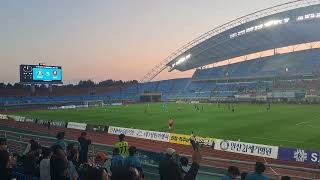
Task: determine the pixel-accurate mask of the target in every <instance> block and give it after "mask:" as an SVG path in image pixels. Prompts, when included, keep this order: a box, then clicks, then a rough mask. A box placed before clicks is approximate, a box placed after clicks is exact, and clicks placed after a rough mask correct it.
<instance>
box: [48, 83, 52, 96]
mask: <svg viewBox="0 0 320 180" xmlns="http://www.w3.org/2000/svg"><path fill="white" fill-rule="evenodd" d="M48 89H49V94H50V95H51V94H52V84H49V85H48Z"/></svg>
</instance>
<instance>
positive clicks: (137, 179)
mask: <svg viewBox="0 0 320 180" xmlns="http://www.w3.org/2000/svg"><path fill="white" fill-rule="evenodd" d="M111 180H143V177H142V176H141V175H140V174H139V171H138V170H137V169H136V168H133V167H122V168H118V169H117V170H115V171H114V172H113V173H112V176H111Z"/></svg>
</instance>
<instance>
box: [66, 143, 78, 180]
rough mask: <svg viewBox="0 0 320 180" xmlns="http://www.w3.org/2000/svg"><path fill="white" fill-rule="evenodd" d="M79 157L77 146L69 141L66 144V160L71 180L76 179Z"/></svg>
mask: <svg viewBox="0 0 320 180" xmlns="http://www.w3.org/2000/svg"><path fill="white" fill-rule="evenodd" d="M78 159H79V151H78V147H77V146H76V145H75V144H74V143H70V144H68V146H67V160H68V177H69V178H70V179H71V180H76V179H78V177H79V175H78V172H77V170H76V169H77V168H76V167H78Z"/></svg>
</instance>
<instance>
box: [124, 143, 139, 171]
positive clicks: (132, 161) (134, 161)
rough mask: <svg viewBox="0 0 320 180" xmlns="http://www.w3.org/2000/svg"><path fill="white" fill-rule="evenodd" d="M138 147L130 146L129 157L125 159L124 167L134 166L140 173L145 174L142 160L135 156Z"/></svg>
mask: <svg viewBox="0 0 320 180" xmlns="http://www.w3.org/2000/svg"><path fill="white" fill-rule="evenodd" d="M136 152H137V148H136V147H135V146H130V147H129V157H127V158H126V159H125V160H124V163H123V164H124V167H134V168H136V169H137V170H138V171H139V173H140V175H143V170H142V165H141V162H140V160H139V159H138V158H137V157H136V156H135V154H136Z"/></svg>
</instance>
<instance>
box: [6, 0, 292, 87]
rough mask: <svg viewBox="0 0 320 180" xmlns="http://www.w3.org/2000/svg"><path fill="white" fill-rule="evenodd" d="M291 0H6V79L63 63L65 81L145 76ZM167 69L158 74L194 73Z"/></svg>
mask: <svg viewBox="0 0 320 180" xmlns="http://www.w3.org/2000/svg"><path fill="white" fill-rule="evenodd" d="M285 2H288V0H192V1H191V0H175V1H174V0H158V1H155V0H50V1H48V0H0V27H1V30H0V60H1V64H0V82H18V81H19V65H20V64H38V63H39V62H44V63H46V64H48V65H59V66H62V69H63V81H64V83H65V84H68V83H75V82H78V81H79V80H85V79H91V80H94V81H96V82H98V81H100V80H105V79H116V80H120V79H121V80H133V79H136V80H139V79H141V78H142V77H143V75H144V74H146V73H147V72H148V71H150V70H151V69H152V67H153V66H154V65H156V64H157V63H159V62H160V61H162V60H163V59H164V58H166V57H167V56H168V55H170V53H172V52H173V51H175V50H177V49H178V48H180V47H181V46H183V45H184V44H185V43H187V42H188V41H191V40H192V39H194V38H196V37H197V36H200V35H201V34H203V33H205V32H207V31H209V30H211V29H213V28H215V27H217V26H219V25H221V24H223V23H226V22H228V21H230V20H233V19H235V18H237V17H239V16H243V15H246V14H248V13H252V12H254V11H257V10H261V9H264V8H267V7H270V6H274V5H277V4H281V3H285ZM191 75H192V72H184V73H181V72H171V73H168V72H164V73H162V74H161V75H160V76H159V77H157V78H156V79H171V78H177V77H190V76H191Z"/></svg>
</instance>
